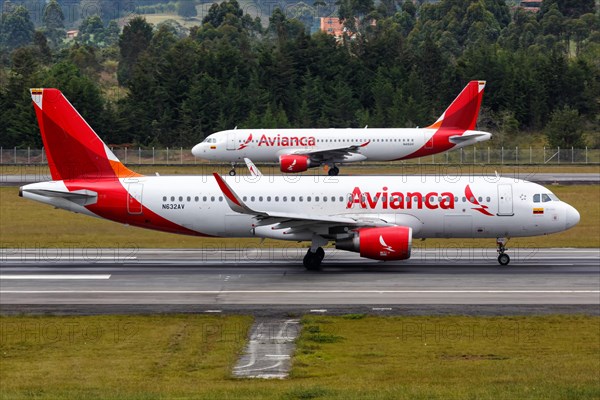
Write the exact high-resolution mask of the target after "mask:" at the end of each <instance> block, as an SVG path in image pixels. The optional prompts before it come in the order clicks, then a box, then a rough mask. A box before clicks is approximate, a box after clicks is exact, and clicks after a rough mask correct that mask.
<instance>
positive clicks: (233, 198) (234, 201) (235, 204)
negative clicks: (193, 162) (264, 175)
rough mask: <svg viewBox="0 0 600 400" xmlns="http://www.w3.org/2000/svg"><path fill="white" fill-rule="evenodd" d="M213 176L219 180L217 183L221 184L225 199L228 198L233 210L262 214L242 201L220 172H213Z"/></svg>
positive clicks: (242, 212) (241, 212)
mask: <svg viewBox="0 0 600 400" xmlns="http://www.w3.org/2000/svg"><path fill="white" fill-rule="evenodd" d="M213 176H214V177H215V179H216V180H217V184H218V185H219V188H220V189H221V191H222V192H223V194H224V195H225V200H227V204H228V205H229V208H231V209H232V210H233V211H235V212H238V213H240V214H250V215H260V214H261V213H259V212H256V211H254V210H252V209H251V208H250V207H248V206H247V205H246V204H245V203H244V202H243V201H242V199H241V197H240V196H238V195H237V194H236V193H235V192H234V191H233V190H232V189H231V187H229V185H228V184H227V183H226V182H225V181H224V180H223V178H221V176H220V175H219V174H217V173H216V172H213Z"/></svg>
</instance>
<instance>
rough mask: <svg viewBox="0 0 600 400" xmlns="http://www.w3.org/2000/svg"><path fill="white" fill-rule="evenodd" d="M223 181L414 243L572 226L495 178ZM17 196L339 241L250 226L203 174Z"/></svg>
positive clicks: (206, 228)
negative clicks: (389, 230)
mask: <svg viewBox="0 0 600 400" xmlns="http://www.w3.org/2000/svg"><path fill="white" fill-rule="evenodd" d="M227 183H228V185H230V186H231V188H232V189H233V190H234V191H235V192H236V193H237V194H238V195H239V196H242V197H243V201H244V203H246V204H247V205H248V206H249V207H251V208H252V209H254V210H269V211H271V212H290V211H293V212H294V213H295V214H302V215H305V216H306V218H311V217H318V216H337V217H341V216H343V217H349V218H356V219H361V218H362V219H364V218H372V219H373V220H378V221H383V222H384V223H389V224H390V225H401V226H408V227H411V228H412V230H413V236H414V237H415V238H435V237H439V238H497V237H519V236H537V235H545V234H550V233H554V232H560V231H563V230H565V229H568V228H569V227H571V226H573V225H574V224H576V223H577V222H578V221H579V214H578V213H577V211H576V210H575V209H574V208H573V207H571V206H570V205H568V204H566V203H564V202H562V201H560V200H558V199H557V198H556V197H555V196H554V195H553V194H552V193H551V192H550V191H549V190H548V189H546V188H544V187H543V186H540V185H538V184H535V183H531V182H527V181H522V180H515V179H509V178H497V177H495V176H492V177H487V176H479V177H460V178H453V179H451V178H448V177H440V176H427V177H425V176H352V177H328V176H299V175H297V176H262V177H249V176H237V177H230V178H228V179H227ZM61 193H64V196H62V195H61ZM48 194H50V195H48ZM544 194H545V197H544V196H543V195H544ZM21 195H22V196H23V197H25V198H29V199H32V200H36V201H40V202H43V203H47V204H51V205H53V206H56V207H59V208H64V209H67V210H70V211H74V212H79V213H84V214H88V215H92V216H97V217H102V218H107V219H110V220H113V221H116V222H120V223H125V224H129V225H134V226H139V227H143V228H149V229H156V230H162V231H167V232H173V233H183V234H190V235H199V236H221V237H269V238H276V239H282V240H310V239H311V237H312V235H313V234H314V233H318V234H320V235H322V236H323V237H326V238H329V239H336V238H339V237H341V236H343V235H345V234H347V232H343V231H339V232H338V231H336V229H335V225H336V224H323V227H322V228H321V229H319V228H318V227H317V228H315V227H314V226H313V227H311V230H310V231H308V230H307V231H306V232H303V231H302V229H289V228H285V229H277V227H276V226H275V225H276V224H273V226H270V225H264V224H263V225H260V226H259V225H257V220H256V219H255V218H254V217H253V216H251V215H246V214H240V213H237V212H235V211H233V210H232V209H231V208H230V207H229V206H228V204H227V201H226V200H227V199H225V197H224V193H223V192H222V190H221V189H220V188H219V186H218V184H217V183H216V182H215V179H214V178H213V177H212V176H160V177H157V176H139V177H133V178H119V179H97V180H94V179H86V180H71V181H52V182H42V183H35V184H30V185H26V186H24V187H22V188H21ZM536 195H537V196H536ZM75 196H80V197H75ZM536 198H537V200H538V201H537V202H536V201H535V199H536ZM542 200H546V201H542ZM340 235H341V236H340Z"/></svg>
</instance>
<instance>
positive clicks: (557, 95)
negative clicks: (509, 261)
mask: <svg viewBox="0 0 600 400" xmlns="http://www.w3.org/2000/svg"><path fill="white" fill-rule="evenodd" d="M65 1H67V0H61V1H57V0H50V2H49V3H48V4H47V5H46V6H45V7H44V12H43V13H42V14H43V15H39V16H38V17H39V18H37V19H39V21H38V20H37V19H35V18H32V17H31V15H30V13H29V11H28V8H27V7H25V6H23V5H20V3H17V2H14V3H10V2H9V1H5V2H4V3H3V5H2V7H3V8H2V11H3V13H2V19H1V25H0V50H1V57H0V62H1V64H2V65H1V69H0V120H1V121H2V123H1V125H0V145H1V146H3V147H5V148H6V147H12V146H19V147H27V146H37V147H41V139H40V136H39V131H38V128H37V123H36V120H35V115H34V112H33V107H32V106H31V100H30V95H29V91H28V89H29V88H30V87H57V88H59V89H61V90H62V91H63V92H64V93H65V95H66V96H67V97H68V98H69V100H70V101H71V102H72V103H73V104H74V105H75V106H76V107H77V108H78V110H79V111H80V113H81V114H82V115H83V116H84V117H85V118H86V119H87V120H88V122H89V123H90V124H91V125H92V126H93V127H94V128H95V130H96V131H97V132H99V133H100V135H101V136H102V137H103V138H104V139H105V140H106V141H107V142H108V143H111V144H125V143H126V144H134V145H141V146H170V147H171V146H173V147H175V146H177V147H178V146H183V147H190V146H192V145H193V144H195V143H197V142H199V141H201V140H202V139H203V138H204V137H205V136H207V135H209V134H211V133H213V132H215V131H219V130H222V129H230V128H233V127H235V126H238V127H240V128H241V127H253V128H257V127H262V128H275V127H281V128H283V127H358V126H365V125H368V126H369V127H414V126H425V125H427V124H429V123H431V122H433V121H434V120H435V118H436V117H437V116H438V115H439V114H440V113H441V112H442V111H443V110H444V108H445V107H446V106H447V105H448V104H449V103H450V102H451V101H452V99H453V98H454V97H455V96H456V95H457V93H458V92H459V91H460V90H461V89H462V87H463V86H464V85H465V84H466V82H468V81H469V80H472V79H479V80H487V82H488V84H487V86H486V93H485V96H484V104H483V109H482V114H481V116H480V121H479V124H480V126H481V127H483V128H485V129H488V130H489V131H491V132H493V133H500V134H501V135H508V136H506V137H509V138H510V135H516V134H517V133H518V134H519V135H527V134H534V133H535V134H539V133H544V134H546V136H545V137H547V140H548V144H550V145H554V146H561V147H571V146H574V147H583V146H586V145H587V146H590V147H600V138H599V136H600V134H599V132H600V116H599V115H600V113H599V109H600V18H599V14H598V12H597V10H595V8H594V1H593V0H591V1H590V0H564V1H563V0H558V1H557V0H544V2H543V4H542V7H541V9H540V11H539V12H538V13H531V12H527V11H524V10H522V9H518V8H517V9H515V10H511V8H510V7H509V6H508V5H507V4H506V3H505V2H504V0H442V1H440V2H438V3H425V4H423V5H418V4H416V3H413V2H412V1H410V0H406V1H399V2H396V1H395V0H381V1H379V2H374V1H373V0H339V1H338V2H337V3H336V4H337V12H336V15H337V16H339V17H340V18H343V19H344V23H345V26H346V27H347V29H348V30H347V32H348V34H347V35H345V36H344V37H343V38H342V39H341V40H336V39H335V38H334V37H333V36H330V35H327V34H325V33H321V32H318V33H314V34H312V35H311V34H309V33H307V30H306V29H305V27H304V25H303V24H302V23H301V22H300V21H299V20H296V19H292V18H288V16H287V15H286V14H285V13H284V12H283V11H282V10H281V9H279V8H276V9H275V10H274V11H273V13H272V15H271V16H270V18H269V25H268V26H267V27H264V26H262V25H261V23H260V20H259V19H257V18H254V17H251V16H249V15H247V14H245V13H244V12H243V10H242V9H241V8H240V6H239V4H238V3H237V1H236V0H227V1H224V2H223V3H220V4H213V5H212V7H210V9H209V11H208V13H207V14H206V15H205V16H204V18H201V21H199V24H198V26H196V27H193V28H191V29H190V30H187V29H184V28H183V27H182V26H181V25H179V24H177V23H176V22H173V21H167V22H164V23H161V24H159V25H158V26H152V25H150V24H149V23H148V22H146V20H145V19H144V18H143V17H134V18H130V19H128V20H127V22H126V24H125V26H124V27H123V28H122V29H120V28H119V26H118V24H117V22H116V21H115V20H114V18H116V17H114V18H106V17H105V16H106V15H112V14H102V15H97V16H89V17H87V18H85V19H84V20H83V21H81V22H80V25H79V26H78V29H79V31H80V35H79V36H78V37H77V38H76V39H75V40H71V41H67V40H65V39H64V37H65V32H66V28H65V22H64V21H65V16H64V13H63V11H62V10H63V8H64V6H65V5H64V4H65ZM104 3H105V1H104V0H101V1H99V4H101V5H102V7H104ZM109 3H111V4H112V6H115V5H114V3H119V1H112V0H111V2H109ZM147 3H157V2H156V1H154V2H147ZM317 3H319V0H318V1H317V2H315V7H317V6H318V5H319V4H317ZM102 7H99V9H102ZM184 8H185V7H183V6H181V10H182V12H183V9H184ZM317 8H318V7H317ZM106 12H107V13H110V12H112V13H114V12H116V11H114V10H113V11H106ZM185 13H188V14H189V15H193V11H190V10H189V9H187V10H185Z"/></svg>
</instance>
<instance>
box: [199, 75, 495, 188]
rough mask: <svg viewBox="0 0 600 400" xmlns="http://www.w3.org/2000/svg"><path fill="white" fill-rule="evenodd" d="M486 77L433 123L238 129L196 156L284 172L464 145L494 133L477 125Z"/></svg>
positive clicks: (331, 168)
mask: <svg viewBox="0 0 600 400" xmlns="http://www.w3.org/2000/svg"><path fill="white" fill-rule="evenodd" d="M484 87H485V82H484V81H471V82H469V84H467V86H465V88H464V89H463V90H462V92H460V94H459V95H458V97H457V98H456V99H455V100H454V101H453V102H452V104H450V106H449V107H448V109H447V110H446V111H445V112H444V113H443V114H442V116H441V117H439V118H438V120H437V121H436V122H435V123H434V124H433V125H431V126H429V127H427V128H423V129H418V128H416V129H398V128H390V129H366V127H365V128H363V129H233V130H227V131H221V132H217V133H214V134H212V135H210V136H208V137H207V138H206V139H205V140H204V141H203V142H202V143H199V144H197V145H196V146H194V148H193V149H192V153H193V154H194V156H196V157H198V158H202V159H206V160H216V161H226V162H230V163H231V166H232V169H231V171H230V172H229V174H230V175H232V176H233V175H235V164H236V162H239V161H241V160H243V159H244V158H249V159H251V160H252V161H254V162H278V163H279V166H280V169H281V172H287V173H293V172H303V171H306V170H307V169H308V168H313V167H319V166H321V165H325V166H327V169H328V173H329V175H337V174H338V173H339V168H338V167H337V166H336V164H339V163H344V164H346V163H352V162H357V161H367V160H369V161H392V160H406V159H409V158H416V157H423V156H428V155H431V154H437V153H442V152H445V151H448V150H452V149H458V148H461V147H465V146H468V145H471V144H475V143H478V142H483V141H485V140H488V139H490V138H491V137H492V135H491V134H490V133H488V132H481V131H476V130H475V123H476V122H477V117H478V115H479V107H480V106H481V99H482V98H483V89H484Z"/></svg>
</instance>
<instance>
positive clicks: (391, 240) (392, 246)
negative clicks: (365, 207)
mask: <svg viewBox="0 0 600 400" xmlns="http://www.w3.org/2000/svg"><path fill="white" fill-rule="evenodd" d="M411 247H412V228H409V227H407V226H393V227H387V228H362V229H359V230H357V231H356V234H355V235H354V237H353V238H351V239H343V240H338V241H337V242H336V243H335V248H336V249H340V250H348V251H354V252H357V253H360V256H361V257H366V258H371V259H373V260H384V261H387V260H406V259H408V258H410V250H411Z"/></svg>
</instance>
